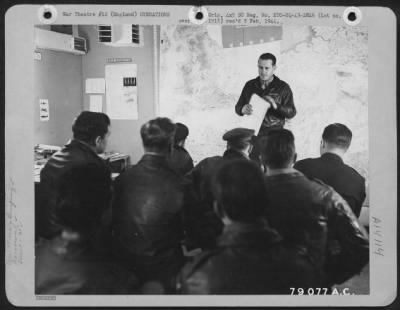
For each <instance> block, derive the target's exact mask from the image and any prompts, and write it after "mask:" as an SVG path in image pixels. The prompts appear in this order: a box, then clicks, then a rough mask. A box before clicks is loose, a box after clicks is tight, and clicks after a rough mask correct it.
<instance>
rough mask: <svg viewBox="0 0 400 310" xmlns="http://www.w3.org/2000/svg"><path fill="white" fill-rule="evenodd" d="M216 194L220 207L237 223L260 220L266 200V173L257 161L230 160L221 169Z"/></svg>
mask: <svg viewBox="0 0 400 310" xmlns="http://www.w3.org/2000/svg"><path fill="white" fill-rule="evenodd" d="M213 195H214V199H215V200H216V201H217V204H218V208H220V209H221V210H222V211H223V212H224V213H225V214H226V216H228V217H229V218H230V219H231V220H232V221H236V222H252V221H256V220H258V219H259V218H260V217H262V215H263V212H264V209H265V207H266V203H267V193H266V188H265V183H264V176H263V174H262V172H261V170H260V168H259V167H258V166H257V165H256V164H255V163H253V162H252V161H246V160H232V161H228V162H226V163H225V164H223V165H222V166H221V168H220V169H218V171H217V173H216V175H215V177H214V179H213Z"/></svg>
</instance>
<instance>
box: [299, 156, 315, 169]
mask: <svg viewBox="0 0 400 310" xmlns="http://www.w3.org/2000/svg"><path fill="white" fill-rule="evenodd" d="M318 162H319V158H304V159H301V160H299V161H296V163H295V164H294V168H295V169H298V168H307V167H310V166H313V165H315V164H316V163H318Z"/></svg>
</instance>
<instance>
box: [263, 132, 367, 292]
mask: <svg viewBox="0 0 400 310" xmlns="http://www.w3.org/2000/svg"><path fill="white" fill-rule="evenodd" d="M262 142H263V143H262V150H261V157H262V160H263V162H264V164H265V166H266V167H267V171H266V186H267V189H268V192H269V200H270V202H269V204H268V208H266V210H265V211H266V214H267V217H268V219H269V223H270V224H271V226H272V227H274V228H275V229H277V230H278V231H279V232H280V233H281V234H282V236H283V238H284V239H285V240H286V242H287V243H288V244H292V245H297V246H300V247H304V248H305V249H306V250H307V251H308V252H309V253H310V256H311V257H312V258H313V260H314V262H315V263H316V264H317V265H319V266H321V267H322V268H323V270H324V273H325V281H324V287H331V286H332V285H333V284H339V283H343V282H344V281H346V280H348V279H349V278H351V277H352V276H354V275H355V274H357V273H359V272H360V271H361V270H362V268H363V267H364V266H365V265H366V264H367V263H368V261H369V242H368V235H367V233H366V231H365V229H363V227H362V226H361V225H360V224H359V223H358V221H357V218H356V216H355V215H354V213H353V212H352V210H351V208H350V207H349V205H348V204H347V202H346V201H345V200H344V199H343V198H342V197H341V196H340V195H339V194H338V193H337V192H335V191H334V190H333V189H332V188H331V187H330V186H328V185H326V184H324V183H322V182H321V181H318V180H316V179H310V178H308V177H306V176H305V175H303V174H302V173H301V172H299V171H297V170H295V169H294V168H293V164H294V161H295V159H296V153H295V144H294V136H293V134H292V133H291V132H290V131H289V130H286V129H281V130H276V131H271V132H270V133H268V135H267V136H266V137H265V138H264V140H263V141H262Z"/></svg>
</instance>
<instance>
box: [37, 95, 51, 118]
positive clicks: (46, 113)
mask: <svg viewBox="0 0 400 310" xmlns="http://www.w3.org/2000/svg"><path fill="white" fill-rule="evenodd" d="M39 110H40V112H39V115H40V121H41V122H47V121H49V120H50V109H49V100H48V99H39Z"/></svg>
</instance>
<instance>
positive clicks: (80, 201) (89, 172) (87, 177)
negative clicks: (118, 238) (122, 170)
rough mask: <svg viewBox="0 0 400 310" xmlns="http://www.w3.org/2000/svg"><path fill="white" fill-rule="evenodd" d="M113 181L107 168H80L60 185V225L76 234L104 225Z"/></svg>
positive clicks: (57, 212)
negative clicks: (99, 224)
mask: <svg viewBox="0 0 400 310" xmlns="http://www.w3.org/2000/svg"><path fill="white" fill-rule="evenodd" d="M111 186H112V180H111V176H110V172H109V170H108V169H107V168H106V167H105V166H100V165H98V164H95V163H89V164H88V163H86V164H80V165H76V166H74V167H72V168H70V169H68V170H67V171H66V172H64V173H63V174H62V175H61V176H60V178H59V180H58V182H57V184H56V209H55V217H56V221H57V224H59V225H61V226H62V227H66V228H70V229H73V230H76V231H89V230H90V229H92V228H95V227H96V226H97V225H98V223H99V222H100V219H101V217H102V216H103V214H104V212H105V210H106V209H107V208H108V207H109V204H110V202H111V193H112V192H111Z"/></svg>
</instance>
